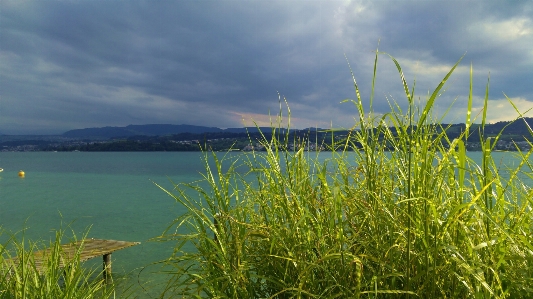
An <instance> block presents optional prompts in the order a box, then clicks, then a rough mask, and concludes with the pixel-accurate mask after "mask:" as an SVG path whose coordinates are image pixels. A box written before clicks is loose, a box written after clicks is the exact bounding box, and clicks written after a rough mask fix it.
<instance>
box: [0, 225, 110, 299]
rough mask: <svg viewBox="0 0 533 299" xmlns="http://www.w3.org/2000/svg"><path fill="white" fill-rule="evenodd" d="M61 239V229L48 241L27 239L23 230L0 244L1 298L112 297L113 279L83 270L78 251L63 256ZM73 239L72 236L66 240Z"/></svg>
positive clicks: (62, 231)
mask: <svg viewBox="0 0 533 299" xmlns="http://www.w3.org/2000/svg"><path fill="white" fill-rule="evenodd" d="M2 233H4V234H6V232H2V231H1V230H0V235H1V234H2ZM84 237H85V236H84ZM64 239H66V237H65V231H64V230H62V229H60V230H57V231H56V233H55V240H53V241H50V242H49V244H46V242H43V241H39V242H35V241H31V240H27V239H25V238H24V233H23V232H22V237H21V238H19V236H18V235H17V234H14V235H10V237H9V239H8V240H7V241H6V242H4V243H3V244H0V298H6V299H7V298H10V299H24V298H28V299H33V298H72V299H79V298H85V299H94V298H111V297H114V295H115V282H108V283H106V282H104V281H103V280H102V276H101V272H99V271H97V270H96V269H89V270H88V269H85V268H84V267H83V266H82V263H81V262H80V253H81V251H78V252H77V253H76V254H75V256H74V257H69V258H68V259H65V258H64V254H63V250H62V247H61V244H62V241H64ZM82 239H84V238H82ZM82 239H80V240H82ZM76 240H77V238H76V236H75V235H73V239H72V240H69V241H76ZM45 249H50V250H45ZM80 250H81V249H80ZM36 252H40V253H42V254H38V253H37V254H36ZM36 255H38V256H37V257H36ZM60 265H64V267H61V266H60Z"/></svg>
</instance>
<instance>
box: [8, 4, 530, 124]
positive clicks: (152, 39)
mask: <svg viewBox="0 0 533 299" xmlns="http://www.w3.org/2000/svg"><path fill="white" fill-rule="evenodd" d="M378 43H379V51H380V52H381V51H383V52H387V53H389V54H391V55H392V56H394V57H395V58H396V59H397V60H398V61H399V63H400V64H401V65H402V68H403V70H404V72H405V76H406V80H407V81H408V82H409V84H412V83H413V81H414V80H416V99H417V100H420V102H424V100H425V99H426V96H427V94H428V92H431V91H432V90H433V89H434V88H435V87H436V86H437V85H438V84H439V82H440V80H441V79H442V78H443V77H444V76H445V74H446V73H447V72H448V71H449V70H450V68H451V67H452V66H453V64H454V63H455V62H457V61H458V60H459V59H460V58H461V56H463V55H464V54H466V55H465V56H464V58H463V60H462V62H461V64H460V66H459V67H458V68H457V69H456V71H455V73H454V75H452V77H451V79H450V80H449V83H448V84H447V86H446V91H445V92H444V93H443V94H442V96H441V97H440V98H439V99H438V101H437V104H436V107H435V108H436V110H435V111H434V114H435V115H437V116H439V115H442V114H443V113H444V112H445V111H446V110H447V109H448V108H450V105H451V104H452V102H454V100H455V103H454V104H453V106H452V108H451V109H450V110H449V112H448V114H447V116H446V118H445V121H447V122H454V123H460V122H464V120H465V107H466V101H467V96H468V84H469V71H470V65H471V64H472V65H473V69H474V106H475V107H474V108H475V109H476V110H475V111H476V112H478V111H480V107H481V105H482V101H483V96H484V92H485V85H486V83H487V79H488V77H489V73H490V96H489V98H490V102H489V110H488V117H489V121H491V122H496V121H500V120H510V119H513V118H515V117H516V116H517V114H516V112H514V110H513V108H512V106H511V105H509V104H508V102H507V100H506V99H505V96H504V93H505V94H506V95H507V96H508V97H509V98H511V99H512V100H513V101H514V103H515V104H516V105H517V106H518V107H519V108H520V109H521V110H522V111H526V110H527V109H529V108H531V107H533V1H430V0H427V1H405V0H404V1H365V0H363V1H360V0H354V1H348V0H345V1H244V0H234V1H187V0H184V1H140V0H139V1H138V0H131V1H100V0H82V1H67V0H64V1H51V0H46V1H44V0H39V1H23V0H2V1H0V133H2V134H58V133H63V132H65V131H67V130H71V129H78V128H87V127H103V126H126V125H129V124H191V125H205V126H215V127H220V128H226V127H242V126H243V125H251V124H252V121H255V122H257V123H258V124H259V125H268V124H269V114H272V115H276V114H277V113H278V112H279V109H280V108H279V101H278V94H279V95H280V96H281V97H282V98H286V99H287V102H288V105H289V107H290V110H291V126H292V127H295V128H306V127H322V128H329V127H331V126H333V127H344V128H350V127H352V126H353V125H354V124H355V121H354V117H355V116H356V110H355V108H354V106H353V104H350V103H340V102H341V101H342V100H344V99H347V98H350V99H353V98H355V92H354V88H353V81H352V79H351V75H350V67H348V63H347V61H349V63H350V66H351V69H352V71H353V73H354V75H355V78H356V80H357V83H358V84H359V87H360V89H361V92H362V97H363V100H364V101H365V102H366V103H368V98H369V95H370V89H371V79H372V72H373V64H374V56H375V51H376V48H378ZM388 100H389V101H396V102H397V103H398V104H399V105H400V106H401V107H405V104H406V98H405V94H404V93H403V91H402V86H401V81H400V76H399V75H398V72H397V71H396V70H395V66H394V64H393V62H392V61H391V60H390V59H389V58H388V56H386V55H380V56H379V62H378V72H377V81H376V88H375V100H374V107H373V109H374V113H375V114H381V113H386V112H388V111H389V110H390V108H389V104H388ZM285 110H286V108H285ZM284 113H285V114H286V111H285V112H284Z"/></svg>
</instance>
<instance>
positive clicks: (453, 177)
mask: <svg viewBox="0 0 533 299" xmlns="http://www.w3.org/2000/svg"><path fill="white" fill-rule="evenodd" d="M383 54H384V53H381V52H378V53H376V60H375V67H374V77H373V83H372V95H371V96H370V101H369V103H370V105H369V106H370V111H365V109H364V106H365V105H363V99H362V98H361V96H360V93H359V87H358V85H357V83H356V81H355V79H354V87H355V91H356V99H355V100H354V101H352V102H353V103H354V105H355V107H356V109H357V112H358V122H357V124H356V126H354V130H353V131H352V134H351V135H350V136H348V137H347V138H346V139H345V140H344V141H342V142H340V143H339V142H335V141H334V140H333V141H332V142H331V144H330V146H332V148H333V149H335V151H332V152H331V157H330V158H328V159H325V160H324V159H321V158H320V157H323V156H321V155H318V154H316V155H315V154H312V153H309V152H305V151H304V150H303V147H302V148H301V149H300V150H296V151H288V150H281V149H283V148H288V147H287V145H288V143H289V142H293V141H291V140H288V136H289V135H287V134H286V133H285V132H287V131H286V130H280V129H279V126H278V127H276V126H273V129H272V130H273V134H272V135H273V137H272V139H266V138H264V139H263V141H262V143H263V145H264V146H265V148H266V149H267V150H266V152H261V153H251V154H243V155H241V156H235V155H230V154H227V155H225V156H223V157H221V156H218V155H216V154H209V153H206V156H205V159H206V163H205V165H206V172H205V174H204V179H205V182H204V183H203V184H185V185H183V184H180V185H176V188H175V190H173V191H167V192H168V193H169V194H170V195H171V196H173V197H174V198H175V199H176V200H177V201H178V202H180V203H181V204H183V205H184V206H185V207H186V208H187V209H188V212H187V213H186V214H185V215H182V216H180V217H179V218H177V219H176V220H175V222H174V223H173V224H172V225H171V226H170V227H169V229H168V230H167V231H166V233H165V234H164V235H163V239H166V240H172V241H174V242H176V245H175V253H174V255H173V256H172V257H171V258H170V259H169V260H168V261H167V263H168V264H169V265H170V266H171V267H173V270H172V271H171V274H172V278H171V279H170V281H169V283H168V286H167V289H166V291H165V292H164V293H163V294H162V295H161V297H175V296H180V295H181V296H184V297H194V296H196V297H206V298H398V297H406V298H407V297H411V298H530V297H531V296H532V294H533V289H532V287H531V286H532V285H533V278H532V277H533V245H532V243H531V236H532V232H533V222H532V211H531V208H532V203H533V202H532V200H531V198H532V195H533V191H532V189H531V187H530V186H528V184H527V183H525V182H524V181H522V179H523V177H524V173H525V174H526V175H528V176H529V179H531V171H532V170H533V167H532V164H531V162H530V160H529V157H530V155H531V153H532V151H531V150H530V151H528V152H519V153H518V155H519V157H518V158H519V159H520V161H521V162H520V163H519V165H518V166H517V167H516V168H513V169H508V170H506V171H503V170H502V169H501V168H500V166H499V165H498V163H497V161H495V160H494V159H493V157H492V152H491V150H492V149H493V147H494V145H495V144H496V142H497V141H498V138H499V136H497V137H495V138H492V139H485V138H484V135H483V125H484V123H485V118H486V114H485V113H486V109H487V102H488V84H487V94H486V96H485V109H484V113H483V115H482V116H481V117H482V120H481V122H482V125H481V127H480V128H481V129H480V130H479V132H470V131H469V129H470V127H471V125H472V123H473V121H474V120H473V119H472V117H471V110H472V108H471V107H472V93H471V92H470V95H469V97H468V102H469V104H468V110H467V111H466V122H465V123H466V130H465V132H463V134H462V135H461V136H460V137H459V138H456V139H454V140H450V139H449V138H448V137H447V135H446V128H445V127H442V126H441V125H440V121H438V120H435V119H434V118H433V117H432V114H431V112H432V107H433V105H434V103H435V101H436V100H437V98H438V96H439V94H440V93H441V91H442V88H443V86H444V84H445V83H446V81H447V80H448V78H449V77H450V75H451V74H452V73H453V71H454V69H455V68H456V66H457V65H458V64H459V62H460V60H459V61H458V62H457V63H456V64H455V65H454V66H453V67H452V69H451V70H450V71H449V73H448V74H447V75H446V76H445V77H444V78H443V80H442V81H441V83H440V84H439V85H438V86H437V87H436V88H435V90H434V91H433V92H432V93H431V94H430V95H429V96H428V97H427V99H426V101H425V105H423V106H420V105H418V104H416V102H415V95H414V93H415V91H414V87H413V88H410V87H409V86H408V85H407V83H406V80H405V78H404V75H403V72H402V69H401V67H400V64H399V63H398V62H397V61H396V59H394V58H393V57H390V58H391V60H392V62H393V63H394V64H395V65H396V67H397V70H398V73H399V75H400V80H401V82H402V85H403V87H404V91H405V95H406V100H407V102H408V108H407V111H403V110H402V109H401V107H400V105H398V104H397V103H391V112H390V113H387V114H385V115H383V116H381V117H379V118H376V117H374V118H369V117H367V116H368V115H373V113H372V112H373V111H372V100H373V86H374V81H375V79H376V69H377V61H378V57H379V55H383ZM386 55H388V54H386ZM471 74H472V71H471ZM471 77H472V76H471ZM470 82H472V78H471V79H470ZM471 84H472V83H471ZM470 90H472V86H471V88H470ZM280 117H281V114H280ZM289 117H290V112H289ZM289 127H290V126H289ZM472 133H475V134H479V136H480V140H481V141H482V144H483V152H482V162H481V164H476V163H475V162H474V161H473V160H471V159H470V158H469V156H468V155H467V152H466V147H465V142H466V140H467V138H468V137H469V135H470V134H472ZM351 150H353V151H351ZM322 155H324V154H322ZM243 168H246V169H253V170H254V171H253V172H251V173H246V172H243V171H242V169H243ZM524 169H526V170H527V171H525V172H524ZM529 182H530V181H529ZM190 245H192V246H194V250H191V249H190Z"/></svg>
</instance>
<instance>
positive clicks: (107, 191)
mask: <svg viewBox="0 0 533 299" xmlns="http://www.w3.org/2000/svg"><path fill="white" fill-rule="evenodd" d="M232 155H233V154H232ZM235 155H239V154H237V153H236V154H235ZM469 155H470V156H471V158H472V159H474V160H475V161H476V162H478V163H479V162H480V159H481V158H480V157H481V155H480V153H476V152H474V153H469ZM202 157H203V154H202V153H199V152H153V153H147V152H131V153H127V152H126V153H109V152H105V153H88V152H58V153H55V152H27V153H20V152H0V168H3V169H4V171H3V172H0V207H1V208H0V226H1V227H2V228H3V229H4V230H6V231H9V232H17V231H20V230H21V229H22V228H27V230H26V232H25V237H26V238H30V239H35V240H37V239H43V240H53V239H54V237H55V234H54V230H56V229H58V228H60V227H63V228H65V227H67V226H68V225H69V227H71V228H72V229H73V230H74V231H75V232H76V234H77V235H78V236H81V234H82V233H83V232H85V231H86V230H87V229H89V228H90V229H89V233H88V237H92V238H101V239H114V240H124V241H138V242H141V245H139V246H135V247H132V248H127V249H124V250H120V251H118V252H115V253H113V273H114V275H116V276H121V275H122V276H127V277H129V276H131V277H132V278H133V280H135V281H137V280H138V281H139V282H140V283H146V282H147V281H151V280H161V281H164V280H165V279H166V278H165V277H159V278H154V277H155V276H154V274H152V273H153V272H155V273H157V272H158V269H159V268H158V267H157V266H149V267H147V268H146V269H145V270H143V271H142V272H141V274H140V275H139V270H140V269H143V268H144V267H146V266H148V265H150V264H151V263H154V262H157V261H160V260H163V259H165V258H168V257H169V256H170V255H171V253H172V249H173V245H174V244H172V243H168V242H167V243H159V242H152V241H149V240H150V239H151V238H154V237H157V236H158V235H160V234H161V233H162V232H163V231H164V230H165V228H166V227H167V226H168V225H170V223H171V222H172V220H173V219H175V218H176V217H177V216H179V215H181V214H182V213H184V210H183V207H182V206H180V205H179V204H177V203H175V201H174V199H173V198H171V197H170V196H168V195H167V194H166V193H165V192H163V191H162V190H161V189H159V188H158V187H157V186H156V185H155V184H154V182H155V183H158V184H160V185H161V186H162V187H164V188H167V189H172V187H173V185H172V183H171V181H172V182H175V183H180V182H193V181H197V180H199V179H201V177H202V176H201V174H202V173H204V171H205V170H204V165H203V160H202ZM493 157H494V158H495V160H496V161H497V162H498V161H499V162H500V165H502V168H505V167H504V165H508V166H513V165H514V166H517V163H518V162H517V159H516V157H515V156H514V154H510V153H493ZM328 158H331V153H327V152H325V153H321V154H320V155H319V159H320V160H325V159H328ZM19 170H23V171H24V172H25V174H26V175H25V177H24V178H19V177H18V172H19ZM7 236H8V235H7V234H4V235H1V236H0V242H3V241H5V239H6V238H7ZM67 236H68V234H67ZM91 263H92V264H91ZM100 263H101V260H100V259H95V260H93V261H91V262H90V263H88V266H91V265H92V266H94V267H97V266H99V265H100ZM158 275H159V276H161V274H158ZM156 276H157V275H156ZM156 294H157V290H152V291H147V292H146V293H141V294H137V295H138V296H137V298H150V297H154V296H155V295H156Z"/></svg>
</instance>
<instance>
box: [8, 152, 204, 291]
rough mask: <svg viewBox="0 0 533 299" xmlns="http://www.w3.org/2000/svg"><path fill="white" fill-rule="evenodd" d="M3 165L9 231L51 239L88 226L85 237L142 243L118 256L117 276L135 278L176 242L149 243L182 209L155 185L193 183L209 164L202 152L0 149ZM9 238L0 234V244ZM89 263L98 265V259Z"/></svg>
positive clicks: (146, 272)
mask: <svg viewBox="0 0 533 299" xmlns="http://www.w3.org/2000/svg"><path fill="white" fill-rule="evenodd" d="M0 168H3V169H4V171H3V172H0V207H1V208H0V226H1V227H2V228H3V229H4V230H6V231H9V232H17V231H20V230H21V229H22V228H27V230H26V232H25V238H28V239H34V240H41V239H43V240H53V239H54V238H55V233H54V230H56V229H58V228H60V227H63V228H66V227H67V225H68V224H70V227H71V228H72V229H73V230H74V231H75V232H76V234H77V235H78V236H81V234H82V233H83V232H85V231H86V230H87V229H88V228H90V230H89V233H88V237H92V238H101V239H114V240H124V241H139V242H141V245H138V246H135V247H132V248H128V249H124V250H120V251H118V252H115V253H113V273H114V275H126V273H129V275H132V276H135V279H137V277H136V275H137V273H138V271H139V269H141V268H142V267H145V266H147V265H149V264H150V263H153V262H156V261H160V260H162V259H165V258H168V257H169V256H170V255H171V253H172V246H173V244H171V243H158V242H150V241H149V240H150V239H151V238H154V237H156V236H158V235H160V234H161V233H162V232H163V231H164V230H165V228H166V227H167V226H168V225H169V224H170V223H171V221H172V220H173V219H175V218H176V216H178V215H180V214H182V213H183V212H184V210H183V208H182V207H181V206H180V205H179V204H176V203H175V201H174V199H173V198H171V197H170V196H168V195H167V194H166V193H164V192H163V191H162V190H161V189H159V188H158V187H157V186H156V185H155V184H154V182H156V183H158V184H159V185H161V186H163V187H165V188H168V189H172V187H173V185H172V183H171V182H170V180H171V181H173V182H176V183H178V182H193V181H195V180H198V179H200V178H201V175H200V173H201V172H203V169H204V167H203V162H202V154H201V153H197V152H194V153H183V152H180V153H167V152H157V153H86V152H60V153H54V152H29V153H19V152H1V153H0ZM19 170H23V171H24V172H25V177H24V178H19V177H18V172H19ZM69 235H70V236H71V234H69V233H67V236H69ZM7 237H8V234H3V235H2V236H0V242H2V241H5V239H6V238H7ZM67 241H68V240H67ZM91 262H92V263H93V264H95V265H97V266H98V265H99V264H100V263H101V260H100V259H94V260H93V261H91ZM89 266H91V265H90V264H89ZM152 270H153V271H152ZM149 272H157V268H156V267H155V266H151V267H148V268H147V269H145V270H143V271H142V274H141V280H143V279H144V280H146V281H147V280H149V279H153V278H152V277H148V276H149V274H150V273H149ZM146 297H150V296H148V295H147V296H146Z"/></svg>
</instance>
